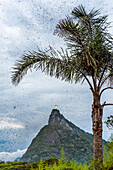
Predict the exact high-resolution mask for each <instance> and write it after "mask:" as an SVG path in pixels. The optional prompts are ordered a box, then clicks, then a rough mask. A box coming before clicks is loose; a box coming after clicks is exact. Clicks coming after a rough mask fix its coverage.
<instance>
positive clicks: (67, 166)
mask: <svg viewBox="0 0 113 170" xmlns="http://www.w3.org/2000/svg"><path fill="white" fill-rule="evenodd" d="M97 161H98V164H97ZM94 167H96V168H97V169H98V170H112V169H113V139H112V140H111V141H110V142H109V143H108V144H107V147H105V148H104V156H103V164H101V163H100V160H99V159H98V160H92V161H90V164H89V165H87V164H86V162H84V164H83V165H81V164H79V163H78V162H75V161H68V160H66V157H65V153H64V150H63V149H62V150H61V155H60V159H56V158H51V159H47V160H45V161H43V160H42V159H41V160H40V161H39V162H34V163H28V162H26V161H23V162H22V161H14V162H10V161H8V162H7V163H5V162H3V161H1V162H0V169H1V170H93V169H94Z"/></svg>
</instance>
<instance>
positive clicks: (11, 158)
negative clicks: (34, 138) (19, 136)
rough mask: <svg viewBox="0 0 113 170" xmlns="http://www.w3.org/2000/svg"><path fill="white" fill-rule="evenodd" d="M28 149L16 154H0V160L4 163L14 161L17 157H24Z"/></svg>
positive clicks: (18, 151)
mask: <svg viewBox="0 0 113 170" xmlns="http://www.w3.org/2000/svg"><path fill="white" fill-rule="evenodd" d="M26 150H27V149H23V150H20V149H18V150H17V151H16V152H0V160H2V161H14V160H15V159H16V158H17V157H22V155H23V154H24V153H25V152H26Z"/></svg>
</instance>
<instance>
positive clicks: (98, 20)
mask: <svg viewBox="0 0 113 170" xmlns="http://www.w3.org/2000/svg"><path fill="white" fill-rule="evenodd" d="M108 28H109V23H108V22H107V16H100V10H95V9H92V10H91V11H90V12H89V13H87V12H86V10H85V8H84V7H83V6H82V5H80V6H78V7H75V8H74V9H73V11H72V17H69V16H68V17H66V18H65V19H63V20H60V22H59V23H58V24H57V26H56V29H55V31H54V34H57V35H58V36H60V37H62V38H64V41H65V42H66V44H67V49H65V50H63V49H62V48H61V51H58V50H54V49H53V48H52V47H49V49H48V50H40V49H38V51H37V52H29V53H28V54H26V55H23V56H22V58H21V59H20V60H18V61H16V64H15V66H14V67H13V72H12V83H13V84H14V85H18V83H19V82H20V81H21V79H22V78H23V76H24V75H25V74H27V71H28V70H29V69H32V68H33V69H36V70H42V72H44V73H46V74H47V75H49V76H51V77H52V76H54V77H56V78H59V79H60V80H64V81H67V82H74V83H78V82H82V83H83V82H84V81H87V83H88V85H89V88H90V90H91V92H92V95H93V104H92V122H93V127H92V128H93V136H94V139H93V153H94V159H97V158H98V157H101V161H102V117H103V107H104V106H107V105H109V103H108V104H107V103H104V104H101V103H100V99H101V96H102V93H103V92H104V91H105V90H107V89H113V86H112V85H113V55H112V50H113V38H112V36H111V35H110V33H108ZM105 82H107V86H106V87H104V88H103V85H104V84H105ZM111 105H112V104H111Z"/></svg>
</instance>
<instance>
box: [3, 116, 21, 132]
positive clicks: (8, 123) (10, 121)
mask: <svg viewBox="0 0 113 170" xmlns="http://www.w3.org/2000/svg"><path fill="white" fill-rule="evenodd" d="M9 128H11V129H22V128H24V126H23V125H21V124H19V123H17V120H16V119H14V118H8V117H5V118H1V120H0V130H3V129H9Z"/></svg>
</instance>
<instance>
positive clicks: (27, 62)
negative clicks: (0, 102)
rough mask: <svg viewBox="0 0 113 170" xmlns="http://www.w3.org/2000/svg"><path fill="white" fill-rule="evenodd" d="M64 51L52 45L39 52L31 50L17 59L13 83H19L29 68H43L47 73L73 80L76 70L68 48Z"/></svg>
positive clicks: (13, 72)
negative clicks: (55, 48) (57, 49)
mask: <svg viewBox="0 0 113 170" xmlns="http://www.w3.org/2000/svg"><path fill="white" fill-rule="evenodd" d="M61 51H62V52H59V51H55V50H54V49H53V48H52V47H50V48H49V50H48V51H46V52H44V51H41V50H40V49H39V50H38V52H29V54H26V55H23V57H22V58H21V59H20V60H18V61H16V64H15V66H14V67H13V71H12V77H11V79H12V83H13V84H14V85H18V83H19V82H20V81H21V79H22V78H23V76H24V75H25V74H27V71H28V69H35V70H42V72H44V73H45V74H47V75H50V76H55V77H56V78H59V77H60V78H61V79H62V80H65V81H69V82H70V81H72V80H73V77H74V73H75V70H74V69H73V68H72V64H73V63H71V62H72V61H71V59H70V57H69V54H68V52H67V50H66V51H65V52H64V50H63V49H62V50H61Z"/></svg>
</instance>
